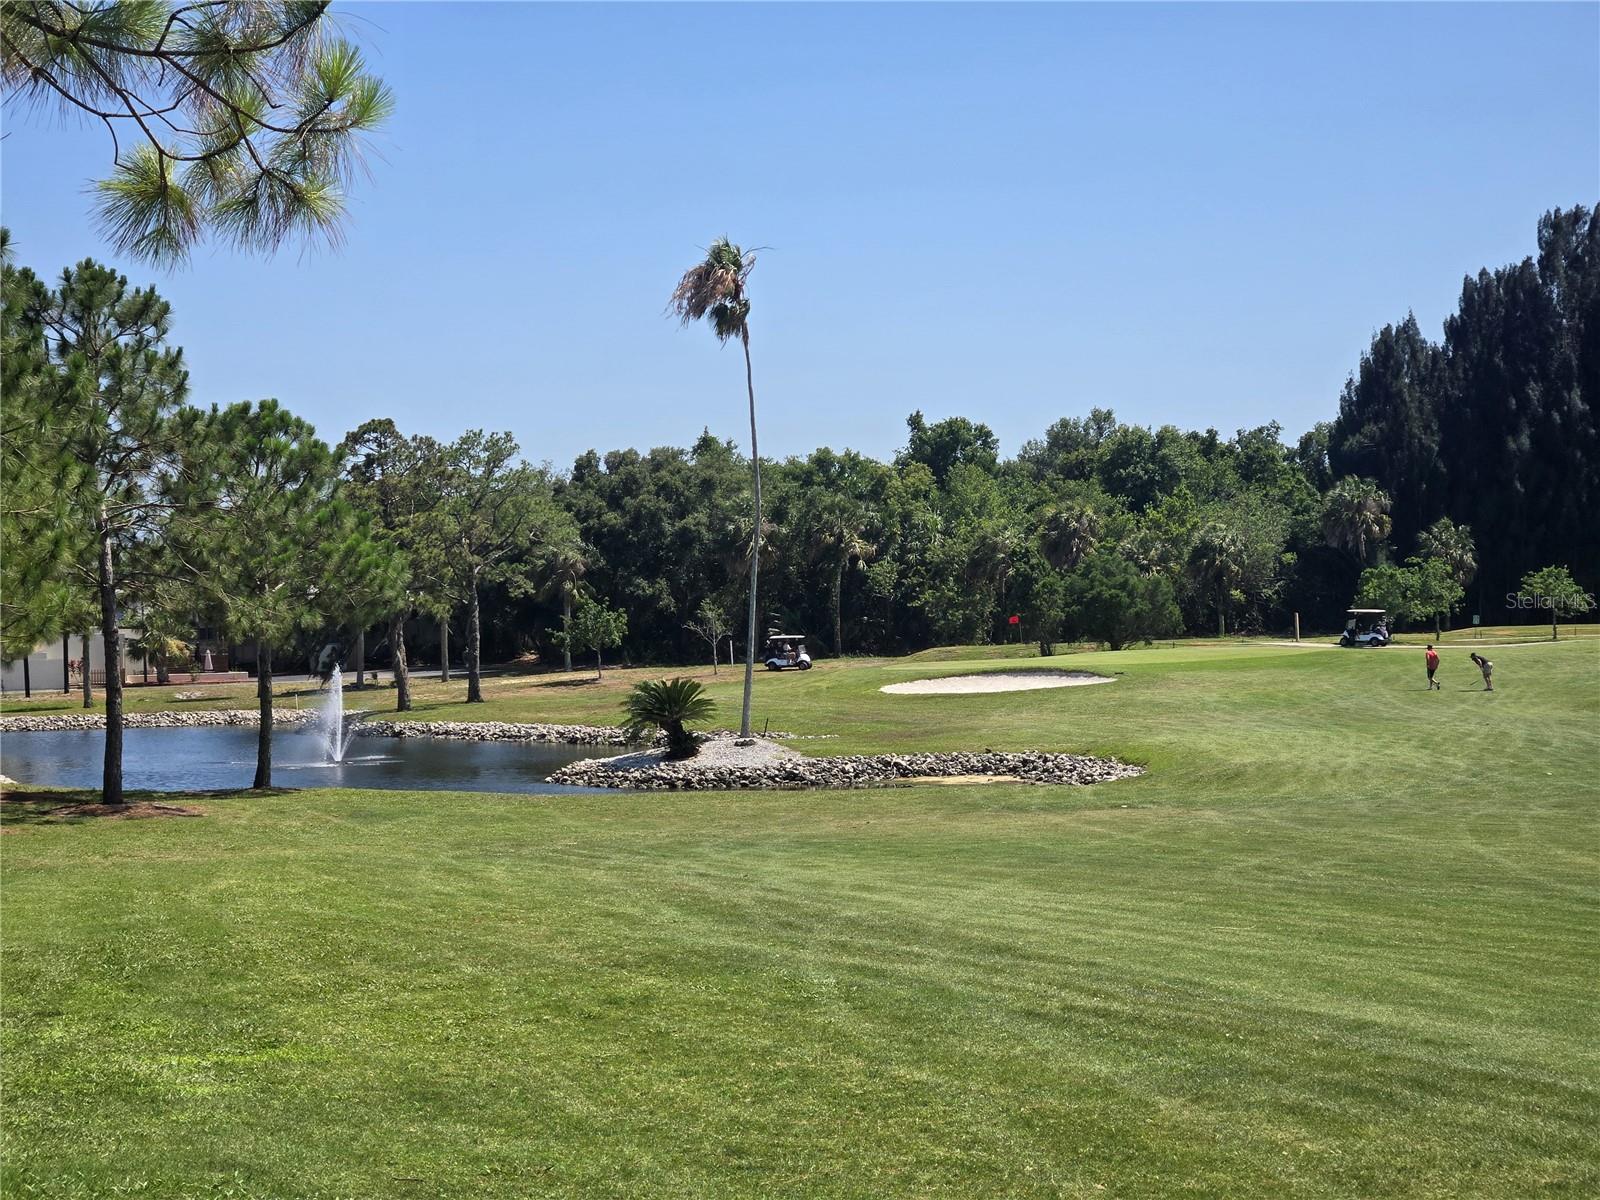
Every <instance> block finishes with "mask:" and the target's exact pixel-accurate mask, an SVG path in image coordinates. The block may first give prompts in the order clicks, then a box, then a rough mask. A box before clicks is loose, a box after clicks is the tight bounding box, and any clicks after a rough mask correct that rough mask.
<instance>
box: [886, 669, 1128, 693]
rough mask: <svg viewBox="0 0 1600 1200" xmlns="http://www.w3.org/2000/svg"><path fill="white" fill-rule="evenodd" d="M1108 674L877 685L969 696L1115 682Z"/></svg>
mask: <svg viewBox="0 0 1600 1200" xmlns="http://www.w3.org/2000/svg"><path fill="white" fill-rule="evenodd" d="M1115 682H1116V680H1115V679H1114V678H1113V677H1112V676H1110V675H1096V674H1095V673H1094V672H1093V671H993V672H990V673H988V674H985V675H947V676H945V677H944V678H943V679H913V680H911V681H910V682H907V683H890V684H885V685H884V686H883V687H881V688H879V689H878V690H879V691H880V692H888V693H889V694H890V695H894V696H968V695H973V694H976V693H979V692H1033V691H1038V690H1039V689H1040V688H1062V687H1084V686H1086V685H1088V684H1092V683H1115Z"/></svg>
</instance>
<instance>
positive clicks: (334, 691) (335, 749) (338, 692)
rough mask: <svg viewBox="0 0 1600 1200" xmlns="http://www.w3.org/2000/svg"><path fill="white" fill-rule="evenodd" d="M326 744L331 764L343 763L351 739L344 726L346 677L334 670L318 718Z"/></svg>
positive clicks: (336, 668)
mask: <svg viewBox="0 0 1600 1200" xmlns="http://www.w3.org/2000/svg"><path fill="white" fill-rule="evenodd" d="M317 724H318V725H319V726H320V727H321V729H322V737H323V741H324V743H325V744H326V745H327V747H328V761H329V762H334V763H337V762H343V761H344V752H345V748H346V747H347V746H348V745H349V738H348V736H347V735H346V732H345V725H344V676H343V675H342V674H340V672H339V668H338V667H334V668H333V678H332V679H330V680H329V681H328V695H327V697H326V698H325V699H324V700H323V701H322V711H321V713H320V714H319V715H318V717H317Z"/></svg>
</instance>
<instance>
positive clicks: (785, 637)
mask: <svg viewBox="0 0 1600 1200" xmlns="http://www.w3.org/2000/svg"><path fill="white" fill-rule="evenodd" d="M762 657H763V658H765V659H766V662H767V670H769V671H787V670H790V669H794V670H799V671H809V670H811V655H809V654H807V653H806V638H805V634H803V633H774V634H770V635H769V636H768V637H767V648H766V649H765V650H763V651H762Z"/></svg>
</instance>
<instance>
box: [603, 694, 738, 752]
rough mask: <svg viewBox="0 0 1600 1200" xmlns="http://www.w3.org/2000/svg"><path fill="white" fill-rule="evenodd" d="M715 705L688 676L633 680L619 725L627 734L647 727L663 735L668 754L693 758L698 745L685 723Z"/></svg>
mask: <svg viewBox="0 0 1600 1200" xmlns="http://www.w3.org/2000/svg"><path fill="white" fill-rule="evenodd" d="M714 708H715V705H713V704H712V703H711V698H710V697H709V696H707V695H706V694H705V689H704V688H702V687H701V686H700V685H699V684H698V683H696V682H695V681H694V680H692V679H683V678H678V679H657V680H651V681H647V682H645V683H637V684H634V687H633V691H631V692H629V693H628V695H627V698H626V699H624V700H623V702H622V709H623V711H624V712H625V713H627V716H628V720H627V722H626V724H625V725H624V726H623V728H624V729H625V730H627V732H628V735H629V736H630V737H638V736H640V735H641V734H643V733H644V732H645V731H647V730H650V729H660V730H661V731H662V732H663V733H665V734H666V735H667V757H668V758H693V757H694V755H695V752H696V750H698V749H699V746H698V744H697V743H696V742H695V737H694V734H692V733H690V732H689V730H688V728H687V725H688V722H690V721H700V720H704V719H705V718H706V717H709V716H710V715H711V713H712V711H713V710H714Z"/></svg>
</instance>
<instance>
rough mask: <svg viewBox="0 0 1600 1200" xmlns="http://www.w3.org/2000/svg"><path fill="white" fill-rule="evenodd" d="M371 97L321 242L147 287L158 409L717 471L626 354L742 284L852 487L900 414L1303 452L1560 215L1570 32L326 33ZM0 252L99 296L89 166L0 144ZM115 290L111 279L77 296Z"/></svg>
mask: <svg viewBox="0 0 1600 1200" xmlns="http://www.w3.org/2000/svg"><path fill="white" fill-rule="evenodd" d="M337 10H338V11H341V12H342V14H343V20H344V22H345V23H346V26H347V28H348V30H349V32H350V33H352V34H353V35H354V36H356V37H357V38H358V39H359V40H360V41H361V42H362V43H363V45H364V46H365V47H366V48H367V50H368V53H369V56H370V58H371V61H372V63H373V65H374V66H375V68H376V69H377V70H378V71H379V73H381V74H382V75H383V76H384V77H385V78H386V79H387V80H388V81H389V82H390V84H391V85H392V86H393V88H394V90H395V92H396V94H397V98H398V102H399V108H398V111H397V113H396V116H395V119H394V120H393V122H392V124H391V125H390V127H389V128H388V129H387V130H386V131H385V132H384V133H383V134H382V135H381V136H380V137H379V138H378V139H377V141H376V143H375V146H374V150H375V157H374V159H373V179H372V181H371V183H370V184H368V185H366V186H363V187H362V188H361V189H360V191H359V194H358V195H356V196H355V197H354V199H353V202H352V205H351V220H350V225H349V237H348V241H347V244H346V245H345V246H344V247H343V248H342V249H341V250H338V251H336V252H329V251H326V250H314V251H311V252H308V253H300V252H297V251H295V250H293V249H291V250H288V251H285V252H282V253H280V254H279V255H278V256H276V257H275V258H270V259H260V258H250V257H241V256H238V255H235V254H232V253H230V252H227V251H225V250H220V249H216V250H213V249H211V248H205V249H203V250H201V252H200V253H199V254H197V255H196V257H195V259H194V261H193V262H192V263H191V264H190V265H189V267H188V268H186V269H184V270H181V271H179V272H176V273H173V274H170V275H166V274H158V273H155V272H152V271H150V270H149V269H145V268H133V269H130V274H131V275H132V276H133V277H134V279H135V280H136V281H154V282H156V283H157V284H158V286H159V287H160V290H161V291H162V293H163V294H164V295H166V296H167V297H168V298H169V299H170V300H171V301H172V302H173V305H174V310H175V316H176V330H175V339H174V340H176V341H177V342H178V343H180V344H181V345H183V346H184V348H185V350H186V352H187V354H188V356H189V360H190V367H191V374H192V385H193V399H194V400H195V401H196V402H199V403H210V402H213V401H215V402H219V403H227V402H231V401H234V400H240V399H257V398H261V397H266V396H275V397H277V398H278V399H280V400H281V401H283V402H284V403H285V404H287V405H288V406H290V407H291V408H292V409H294V410H295V411H296V412H299V413H301V414H302V415H304V416H306V417H308V418H309V419H310V420H312V421H313V422H314V423H315V424H316V425H317V427H318V429H319V430H320V431H321V432H322V433H323V434H324V436H326V437H328V438H329V439H330V440H336V439H337V438H338V437H339V436H340V435H341V434H342V433H343V432H344V431H345V430H347V429H349V428H352V427H354V426H355V425H357V424H359V423H360V422H361V421H363V420H365V419H367V418H369V417H372V416H379V415H387V416H391V417H393V418H394V419H395V420H396V421H397V422H398V423H399V424H400V426H401V427H402V429H405V430H406V431H408V432H419V433H431V434H435V435H437V436H441V437H450V436H454V435H455V434H456V433H457V432H459V431H460V430H461V429H463V428H467V427H483V428H488V429H509V430H511V431H512V432H513V433H515V434H516V435H517V437H518V439H519V440H520V441H521V443H522V446H523V450H524V453H525V454H526V455H527V456H528V457H529V458H530V459H533V460H535V461H540V460H546V459H548V460H550V461H552V462H553V463H554V464H555V465H556V466H557V467H565V466H567V465H570V463H571V460H572V458H573V456H574V455H575V454H577V453H578V452H580V451H582V450H584V449H586V448H588V447H591V446H592V447H596V448H598V449H601V450H605V449H609V448H613V447H617V446H625V445H632V446H637V447H639V448H641V449H643V448H648V447H650V446H654V445H662V444H679V445H684V444H688V443H689V442H691V441H692V440H693V439H694V437H695V436H696V435H697V434H698V433H699V432H700V429H701V428H702V427H703V426H704V427H709V428H710V429H711V430H712V431H713V432H714V433H716V434H718V435H719V436H726V437H731V438H734V439H735V440H737V441H740V442H741V443H743V442H744V439H745V433H744V418H745V414H744V396H743V365H742V362H741V360H740V359H739V356H738V353H737V350H736V349H735V348H733V347H729V348H728V349H726V350H723V349H720V348H719V347H718V346H717V344H716V342H715V339H714V338H713V337H712V336H711V334H710V333H709V331H707V330H704V329H695V330H680V329H679V328H678V326H677V325H676V323H675V322H673V321H670V320H668V319H667V318H666V317H665V316H664V315H663V309H664V306H665V302H666V299H667V297H668V295H669V294H670V292H671V290H672V286H673V284H674V283H675V282H676V279H677V276H678V275H679V274H680V273H681V272H682V270H683V269H684V268H685V267H686V266H688V265H689V264H690V263H691V262H693V261H694V260H695V259H696V258H697V257H698V254H699V251H700V249H701V248H702V247H704V246H705V245H706V244H707V243H708V242H709V241H710V240H711V239H712V238H714V237H716V236H718V235H719V234H723V233H726V234H728V235H729V236H731V237H732V238H733V239H734V240H735V241H740V242H743V243H744V244H746V245H752V246H764V247H768V248H769V249H767V250H765V251H764V252H763V253H762V255H761V261H760V264H759V266H758V267H757V268H756V272H755V275H754V277H753V280H752V293H753V299H754V310H753V313H752V317H751V328H752V346H753V353H754V357H755V376H756V387H757V394H758V400H759V402H760V404H761V412H762V431H761V436H762V450H763V452H764V453H766V454H771V455H776V456H782V455H787V454H794V453H804V452H806V451H808V450H810V449H811V448H813V447H814V446H817V445H819V444H828V445H832V446H834V447H835V448H842V447H844V446H851V447H854V448H856V449H859V450H863V451H866V452H869V453H873V454H876V455H880V456H886V455H889V454H892V453H893V452H894V451H895V450H896V449H897V448H898V447H899V446H900V445H902V444H903V441H904V419H905V416H906V414H907V413H908V412H910V411H911V410H912V409H916V408H920V409H922V410H924V411H925V412H926V413H927V414H928V415H929V417H930V418H937V417H943V416H947V415H951V414H955V413H960V414H964V415H967V416H970V417H973V418H975V419H978V420H983V421H986V422H988V423H989V425H991V426H992V427H993V428H994V429H995V431H996V432H997V433H998V434H999V435H1000V438H1001V442H1002V448H1003V450H1004V452H1005V453H1007V454H1011V453H1014V452H1015V451H1016V449H1017V447H1018V446H1019V445H1020V444H1021V443H1022V441H1023V440H1024V439H1026V438H1028V437H1032V436H1036V435H1038V434H1039V433H1040V432H1041V431H1042V430H1043V429H1044V428H1045V426H1046V425H1048V424H1049V423H1050V422H1051V421H1053V420H1055V419H1056V418H1057V417H1060V416H1063V415H1069V414H1080V413H1083V412H1086V411H1087V410H1088V409H1089V408H1090V407H1092V406H1096V405H1099V406H1110V407H1112V408H1114V409H1115V410H1116V411H1117V413H1118V415H1119V416H1120V417H1122V418H1123V419H1124V420H1133V421H1138V422H1140V423H1150V424H1162V423H1165V422H1173V423H1176V424H1178V425H1181V426H1184V427H1186V428H1203V427H1205V426H1208V425H1214V426H1216V427H1217V428H1219V429H1221V430H1222V431H1224V432H1225V433H1229V432H1231V431H1233V430H1234V429H1236V428H1238V427H1242V426H1252V425H1256V424H1260V423H1263V422H1266V421H1269V420H1273V419H1276V420H1278V421H1280V422H1281V423H1282V424H1283V425H1284V427H1285V432H1286V435H1287V436H1288V437H1290V438H1291V439H1292V438H1293V437H1294V436H1297V435H1298V434H1299V433H1300V432H1301V431H1302V430H1304V429H1305V428H1307V427H1309V426H1310V425H1311V424H1313V423H1314V422H1316V421H1318V420H1324V419H1328V418H1330V417H1331V416H1332V415H1333V413H1334V411H1335V407H1336V404H1337V399H1338V393H1339V389H1340V386H1341V384H1342V383H1343V381H1344V378H1345V376H1346V375H1347V374H1348V373H1349V372H1350V370H1351V369H1352V368H1353V366H1354V365H1355V363H1356V361H1357V359H1358V357H1359V355H1360V353H1361V351H1362V349H1363V348H1364V346H1365V345H1366V343H1367V341H1368V339H1369V338H1370V336H1371V334H1372V332H1373V331H1374V330H1375V329H1376V328H1377V327H1379V326H1381V325H1382V324H1384V323H1385V322H1388V321H1391V320H1395V319H1398V318H1400V317H1403V316H1404V315H1405V313H1406V311H1407V310H1408V309H1410V310H1413V311H1415V312H1416V314H1417V317H1418V320H1419V321H1421V323H1422V325H1423V327H1424V329H1425V330H1427V331H1428V332H1429V333H1430V334H1431V335H1433V336H1437V334H1438V331H1439V326H1440V323H1441V322H1442V320H1443V319H1444V317H1445V315H1446V314H1447V313H1448V312H1449V311H1450V310H1451V308H1452V307H1453V305H1454V301H1455V298H1456V295H1457V294H1458V292H1459V289H1460V284H1461V279H1462V276H1463V275H1464V274H1466V273H1468V272H1469V271H1475V270H1476V269H1477V268H1479V267H1480V266H1485V265H1488V266H1494V265H1498V264H1501V263H1504V262H1508V261H1512V260H1515V259H1520V258H1521V257H1523V256H1524V255H1526V254H1528V253H1530V252H1531V251H1532V248H1533V238H1534V224H1535V222H1536V220H1537V218H1538V217H1539V215H1540V213H1541V212H1543V211H1544V210H1545V209H1547V208H1550V207H1553V206H1558V205H1559V206H1561V207H1569V206H1571V205H1573V204H1579V203H1581V204H1585V205H1593V204H1595V202H1596V201H1597V200H1600V5H1595V4H1585V5H1535V4H1530V5H1510V6H1498V5H1467V6H1452V5H1442V4H1437V5H1417V6H1398V5H1382V6H1380V5H1349V6H1345V5H1265V4H1261V5H1256V4H1249V5H1232V6H1218V7H1214V6H1203V5H1183V6H1166V5H1154V4H1151V5H1132V4H1130V5H1115V6H1113V5H1072V6H1067V5H1062V6H1045V5H1023V6H1001V5H985V6H964V5H937V6H923V5H910V4H907V5H887V6H839V5H829V6H820V5H819V6H787V5H750V6H746V5H710V6H689V5H685V6H677V5H650V6H643V7H634V6H625V5H590V6H557V5H525V4H493V5H478V4H450V5H443V4H422V3H419V4H404V5H395V4H376V3H374V4H360V5H343V6H337ZM5 118H6V120H5V124H6V130H7V133H8V137H7V138H6V140H5V141H4V143H3V144H0V147H3V148H0V154H3V178H0V202H3V206H4V220H5V222H6V224H8V225H9V226H10V227H11V229H12V232H13V235H14V237H15V238H16V241H17V243H18V249H19V258H20V260H21V261H22V262H24V263H27V264H28V265H30V266H33V267H34V268H35V269H38V270H40V271H41V272H42V273H46V274H50V275H53V274H54V273H55V272H56V271H57V270H58V269H59V268H60V267H61V266H63V265H65V264H66V263H68V262H69V261H76V260H77V259H79V258H82V257H84V256H85V255H93V256H95V257H100V258H103V259H107V260H111V261H116V260H115V256H114V255H113V254H112V253H111V252H110V250H109V247H108V246H107V245H106V244H105V242H104V240H103V239H102V238H101V237H100V236H99V234H98V232H97V230H96V229H95V227H94V225H93V223H92V221H91V219H90V217H89V213H88V200H87V198H86V196H85V195H84V188H85V187H86V185H87V183H88V182H89V181H90V180H91V179H93V178H95V177H96V176H97V175H99V174H103V173H104V171H105V168H106V166H107V163H108V161H109V156H110V147H109V141H108V139H107V137H106V135H105V134H104V132H103V130H101V129H99V128H97V127H91V126H87V125H84V126H79V125H77V124H76V123H72V124H69V125H67V126H65V127H64V126H62V125H60V124H58V123H52V122H50V121H48V120H46V119H45V118H43V117H40V116H37V115H35V114H32V113H28V112H17V111H13V110H10V109H8V110H7V111H6V113H5ZM119 265H122V266H124V267H125V268H126V267H128V264H126V263H122V264H119Z"/></svg>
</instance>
